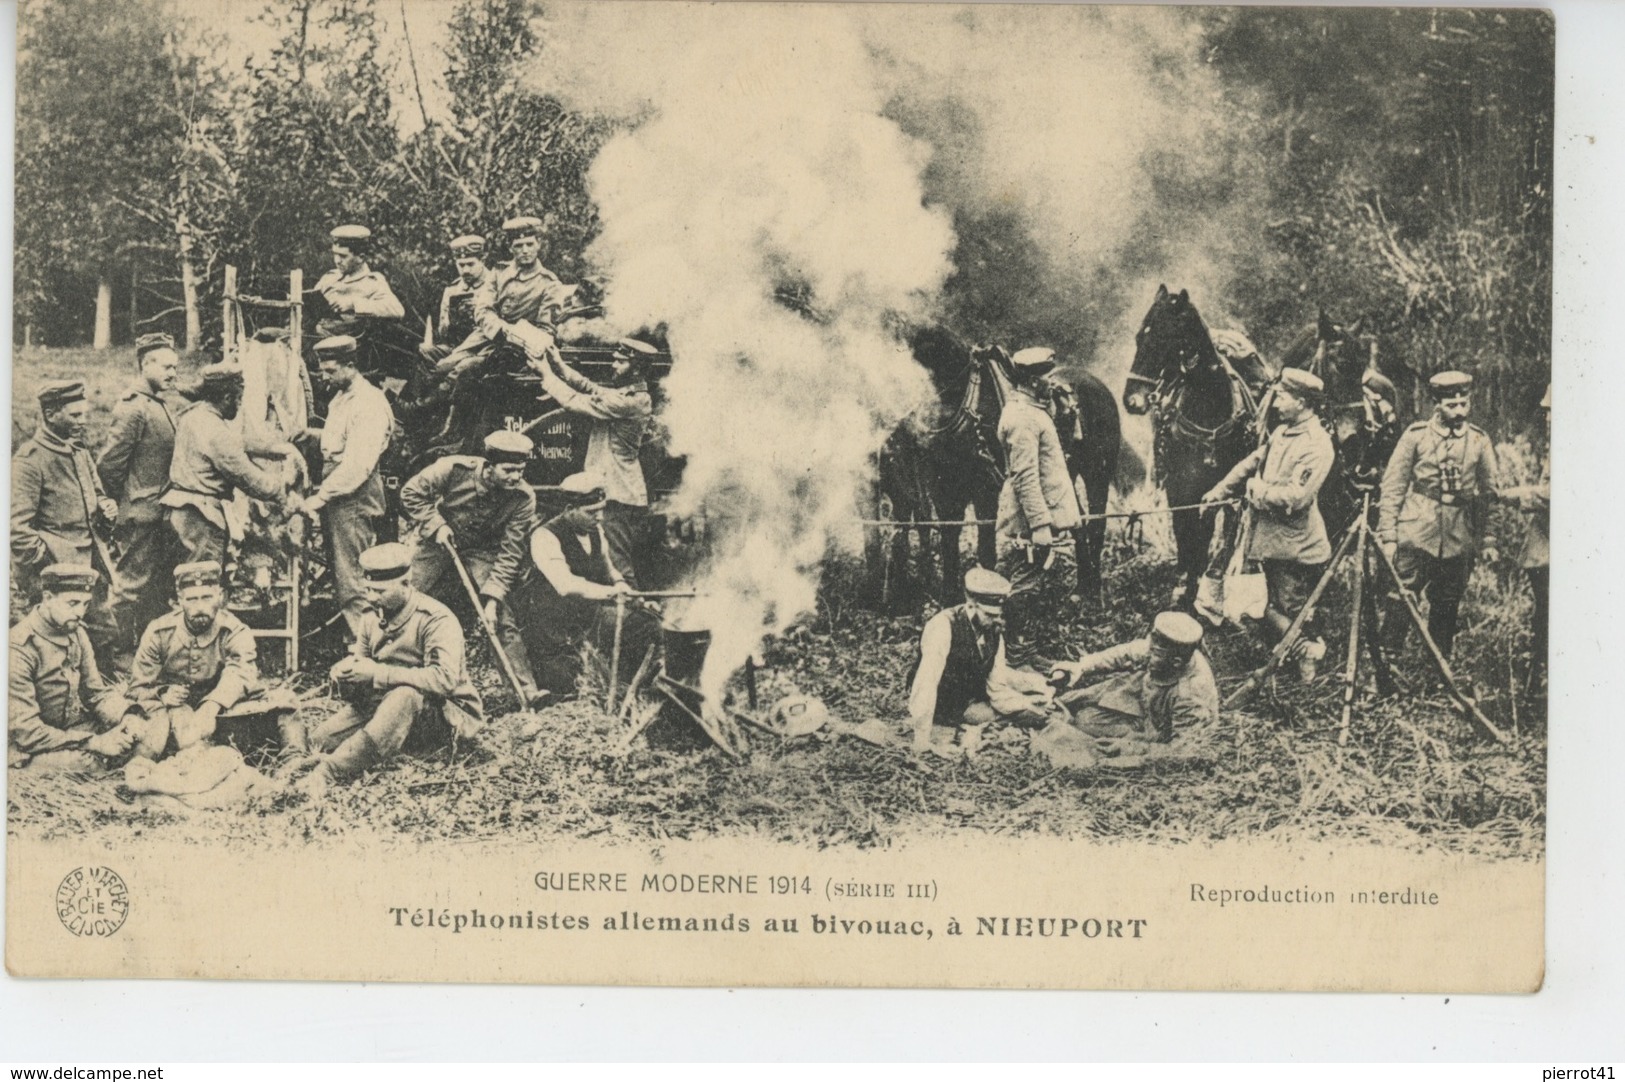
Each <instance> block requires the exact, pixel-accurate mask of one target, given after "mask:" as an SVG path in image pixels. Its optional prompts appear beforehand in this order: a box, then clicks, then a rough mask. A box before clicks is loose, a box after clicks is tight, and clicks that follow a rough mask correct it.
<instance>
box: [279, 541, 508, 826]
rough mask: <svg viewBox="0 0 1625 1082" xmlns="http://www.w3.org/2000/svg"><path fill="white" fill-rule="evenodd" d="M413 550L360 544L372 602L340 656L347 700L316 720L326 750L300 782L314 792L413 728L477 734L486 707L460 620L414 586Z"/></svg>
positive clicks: (382, 758) (355, 773)
mask: <svg viewBox="0 0 1625 1082" xmlns="http://www.w3.org/2000/svg"><path fill="white" fill-rule="evenodd" d="M411 567H412V550H411V549H410V548H409V547H407V546H406V545H402V544H399V543H396V542H390V543H389V544H384V545H377V546H375V547H373V548H370V549H368V550H367V551H365V552H363V553H362V554H361V569H362V573H363V574H364V575H365V577H366V594H367V600H368V602H370V604H371V605H372V611H371V612H370V613H369V614H368V616H367V618H366V619H365V620H364V621H363V622H362V625H361V630H360V636H359V638H357V640H356V643H355V646H354V651H355V652H354V653H352V654H350V655H348V656H346V657H345V658H343V659H342V660H340V661H339V662H338V663H337V664H335V665H334V666H333V669H332V672H331V674H330V675H331V677H332V680H333V682H334V684H336V685H337V687H338V694H339V697H340V698H341V699H343V700H344V703H345V705H344V707H343V708H342V709H340V710H339V711H338V712H337V713H336V714H334V715H333V716H332V717H330V718H328V719H327V720H326V721H324V722H322V723H321V724H320V725H318V726H317V727H316V729H315V731H314V732H312V733H311V734H310V742H311V744H312V745H313V746H314V747H316V748H317V749H318V750H320V751H321V752H322V753H323V754H322V755H321V756H320V758H319V759H318V760H317V762H316V768H315V769H314V770H313V771H311V772H310V774H308V775H307V776H306V777H305V778H304V780H303V781H302V782H301V787H302V788H303V789H304V790H305V791H306V792H308V793H311V794H320V793H321V792H323V791H325V790H326V789H327V788H328V786H330V785H332V784H334V783H337V782H346V781H350V780H352V779H354V778H357V777H359V776H360V775H361V774H362V773H364V772H365V771H367V770H370V769H373V768H375V767H377V766H379V765H381V764H382V763H384V762H386V761H388V760H389V759H391V758H393V757H394V756H395V754H396V753H397V752H399V751H400V750H401V746H402V745H403V744H405V743H406V740H407V737H408V736H415V737H417V738H421V739H424V740H428V741H433V740H436V739H438V738H440V737H443V736H445V735H448V730H447V728H446V727H447V726H449V727H450V732H455V733H457V734H459V735H472V734H473V733H474V732H476V731H477V730H478V729H479V727H480V726H481V725H482V724H483V723H484V717H485V707H484V704H483V703H482V702H481V701H480V695H479V692H478V691H476V690H475V688H474V684H473V683H472V682H471V681H470V680H469V678H468V671H467V667H466V663H465V653H464V650H465V646H466V644H465V642H464V639H463V629H462V628H461V627H459V626H458V624H457V618H456V617H455V616H453V615H452V614H451V612H450V610H448V609H447V608H446V606H444V605H442V604H441V603H440V602H438V601H436V600H435V599H434V598H432V597H428V596H426V595H424V594H421V593H419V592H418V591H417V590H416V589H414V588H413V586H412V575H411Z"/></svg>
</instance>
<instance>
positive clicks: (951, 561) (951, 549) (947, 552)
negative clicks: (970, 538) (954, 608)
mask: <svg viewBox="0 0 1625 1082" xmlns="http://www.w3.org/2000/svg"><path fill="white" fill-rule="evenodd" d="M963 533H964V529H963V528H962V527H959V526H944V527H942V528H940V529H939V530H938V531H937V536H938V539H939V541H940V543H941V548H942V589H941V590H940V591H939V592H938V594H937V597H938V598H940V599H941V601H942V603H943V604H944V605H957V604H959V602H960V601H962V600H964V596H963V591H964V575H963V573H962V572H961V570H960V564H959V541H960V537H961V535H963Z"/></svg>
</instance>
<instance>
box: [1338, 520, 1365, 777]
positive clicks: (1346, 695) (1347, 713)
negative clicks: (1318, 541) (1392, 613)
mask: <svg viewBox="0 0 1625 1082" xmlns="http://www.w3.org/2000/svg"><path fill="white" fill-rule="evenodd" d="M1355 528H1356V529H1357V530H1359V531H1360V536H1359V537H1358V538H1356V539H1355V542H1354V597H1353V601H1352V604H1350V605H1349V653H1348V661H1347V663H1346V664H1345V665H1344V667H1343V719H1342V723H1341V726H1340V727H1339V729H1338V731H1337V746H1338V747H1340V748H1341V747H1346V746H1348V742H1349V726H1350V725H1352V724H1353V722H1354V700H1355V698H1356V697H1357V696H1358V695H1359V693H1360V616H1361V604H1360V603H1361V602H1362V601H1364V600H1365V546H1366V537H1367V532H1368V531H1367V527H1366V522H1365V518H1364V516H1361V518H1360V520H1359V522H1358V523H1356V524H1355Z"/></svg>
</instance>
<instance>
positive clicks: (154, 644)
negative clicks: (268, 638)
mask: <svg viewBox="0 0 1625 1082" xmlns="http://www.w3.org/2000/svg"><path fill="white" fill-rule="evenodd" d="M255 655H256V651H255V646H254V635H253V633H252V632H251V631H249V629H248V626H247V625H246V624H244V623H243V622H242V621H241V620H239V619H237V617H236V616H234V615H232V614H231V613H230V612H229V611H227V610H225V609H221V610H220V612H219V613H218V614H217V615H216V616H215V620H214V624H213V626H211V627H210V628H209V630H207V631H205V632H204V633H203V634H201V635H194V634H192V631H191V629H190V628H188V627H187V626H186V617H185V615H184V614H182V613H181V612H179V611H175V612H170V613H167V614H165V615H164V616H160V617H159V618H158V619H156V620H154V621H153V622H152V623H150V624H148V625H147V630H146V632H145V633H143V634H142V636H141V646H140V648H139V649H138V650H137V651H136V655H135V662H134V664H133V665H132V666H131V668H130V690H129V696H130V698H131V700H133V701H134V702H136V703H137V704H139V705H140V706H141V707H142V708H143V709H144V710H145V711H146V712H147V720H146V723H145V724H143V725H142V726H141V727H140V728H141V733H140V741H141V744H142V745H143V746H144V747H145V748H147V749H150V750H151V751H152V752H155V753H156V754H150V755H149V756H148V757H149V758H157V757H158V754H161V753H162V752H163V750H164V745H165V744H166V743H167V741H168V739H169V735H170V733H171V732H177V731H180V730H183V729H184V727H185V724H186V722H185V719H184V718H182V717H179V716H177V715H179V714H181V712H182V711H185V712H188V713H189V712H190V711H191V710H192V709H194V708H196V707H198V706H201V705H202V704H203V703H205V702H212V703H217V704H219V706H220V709H221V710H229V709H231V708H232V707H234V706H236V705H237V704H238V703H240V702H242V701H243V699H245V698H247V697H248V696H250V695H252V694H254V693H255V692H257V691H259V690H260V672H259V664H258V661H257V659H256V656H255ZM170 688H180V689H183V690H184V692H185V701H184V702H183V703H181V704H179V705H168V704H166V702H165V700H166V698H168V695H169V694H170V693H169V692H168V689H170Z"/></svg>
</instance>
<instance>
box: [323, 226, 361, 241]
mask: <svg viewBox="0 0 1625 1082" xmlns="http://www.w3.org/2000/svg"><path fill="white" fill-rule="evenodd" d="M327 235H328V236H330V237H332V238H333V243H334V244H343V245H349V246H355V245H365V244H366V243H367V242H368V241H370V240H372V230H370V229H368V228H367V227H366V226H364V225H341V226H339V227H338V228H336V229H334V230H333V231H332V232H330V233H328V234H327Z"/></svg>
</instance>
